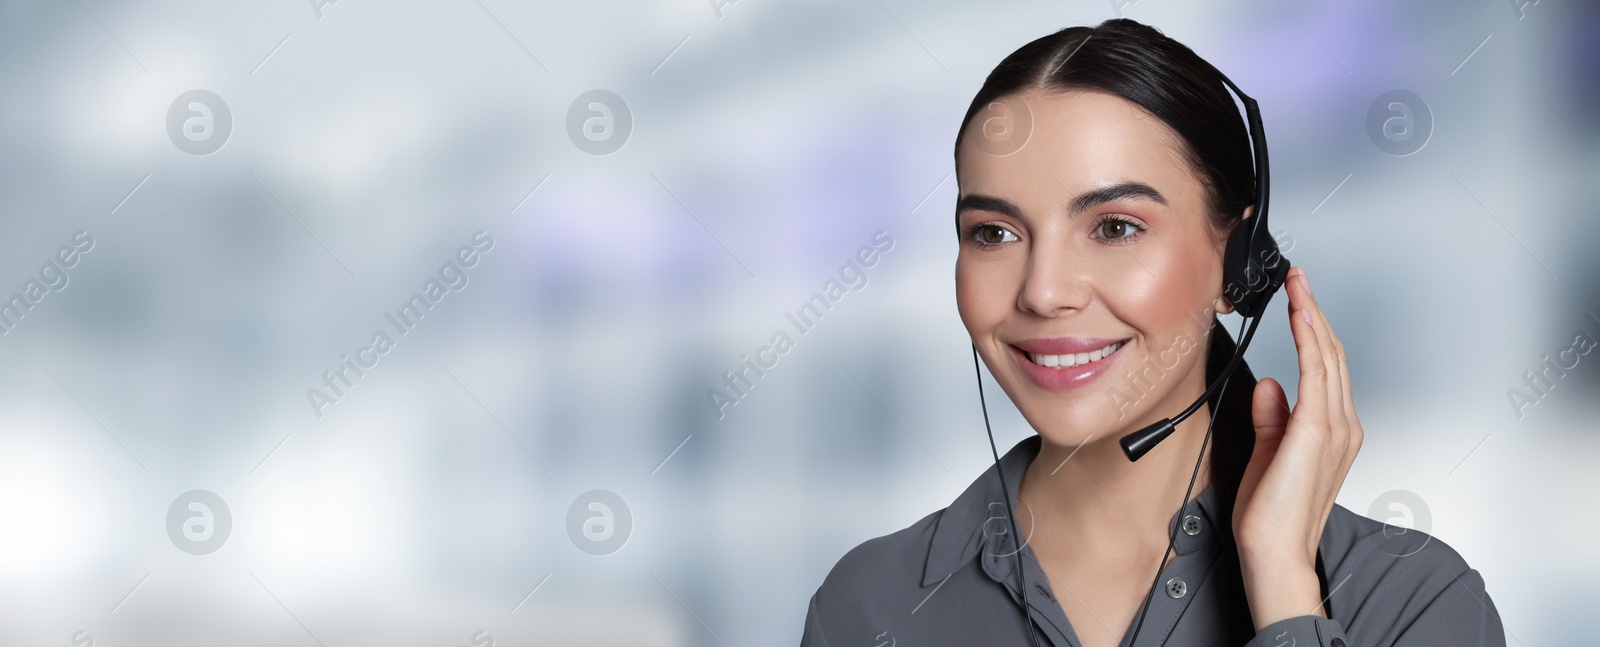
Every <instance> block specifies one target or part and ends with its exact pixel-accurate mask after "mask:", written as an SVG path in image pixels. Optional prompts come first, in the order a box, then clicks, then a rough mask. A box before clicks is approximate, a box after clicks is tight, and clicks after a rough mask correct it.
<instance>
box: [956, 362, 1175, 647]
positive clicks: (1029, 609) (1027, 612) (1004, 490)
mask: <svg viewBox="0 0 1600 647" xmlns="http://www.w3.org/2000/svg"><path fill="white" fill-rule="evenodd" d="M972 370H973V372H975V373H977V374H978V404H979V405H981V406H982V407H983V430H984V431H986V432H988V433H989V451H990V452H991V453H993V454H994V472H995V477H996V478H998V479H1000V494H1001V496H1004V497H1005V500H1006V517H1007V518H1008V519H1010V520H1011V536H1012V537H1015V538H1016V542H1017V550H1016V557H1017V586H1018V587H1020V588H1021V589H1022V620H1023V622H1026V623H1028V636H1029V637H1031V638H1032V639H1033V647H1040V645H1039V633H1038V631H1036V630H1035V629H1034V627H1033V606H1032V604H1031V603H1030V602H1029V601H1028V577H1027V572H1026V571H1024V570H1023V564H1022V527H1021V526H1018V525H1017V508H1016V506H1013V505H1011V488H1010V487H1009V486H1007V485H1006V475H1005V472H1004V471H1002V469H1001V467H1000V449H999V448H998V447H997V446H996V445H995V444H994V429H992V428H991V427H989V402H988V400H987V399H986V398H984V397H983V369H982V368H981V367H980V366H979V364H978V345H977V344H973V345H972ZM1018 488H1019V489H1020V488H1021V484H1020V482H1019V483H1018ZM985 523H987V522H985ZM1163 559H1165V558H1163Z"/></svg>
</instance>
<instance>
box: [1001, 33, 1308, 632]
mask: <svg viewBox="0 0 1600 647" xmlns="http://www.w3.org/2000/svg"><path fill="white" fill-rule="evenodd" d="M1206 65H1207V66H1208V67H1210V68H1211V71H1212V72H1215V73H1216V75H1217V77H1218V78H1220V79H1222V83H1223V84H1224V85H1226V86H1228V89H1230V90H1232V91H1233V93H1234V94H1235V95H1237V96H1238V97H1239V101H1240V102H1241V103H1243V104H1244V112H1245V119H1246V121H1247V123H1248V124H1249V128H1250V144H1251V149H1252V152H1253V157H1254V165H1255V184H1256V187H1255V188H1256V199H1255V205H1254V209H1253V210H1252V212H1251V217H1250V219H1249V226H1248V227H1246V226H1244V225H1245V224H1246V223H1244V222H1240V223H1239V224H1238V225H1235V226H1234V229H1233V231H1232V232H1230V233H1229V234H1228V244H1227V247H1226V248H1225V249H1224V251H1223V256H1222V287H1223V292H1224V295H1225V296H1226V297H1227V299H1228V302H1229V303H1231V304H1232V305H1233V308H1234V310H1235V311H1236V312H1238V313H1239V315H1240V316H1241V317H1243V318H1244V319H1245V320H1246V321H1242V322H1240V326H1239V330H1240V333H1241V335H1242V336H1241V337H1240V338H1239V343H1238V347H1237V349H1235V350H1234V353H1233V357H1232V358H1231V359H1229V360H1228V365H1227V366H1226V367H1225V368H1223V369H1222V374H1221V375H1219V376H1218V380H1217V381H1216V382H1214V383H1212V384H1211V386H1210V387H1209V388H1207V389H1206V391H1205V393H1204V394H1202V395H1201V396H1200V397H1199V398H1197V399H1196V400H1195V401H1194V403H1193V404H1190V405H1189V406H1188V408H1185V409H1184V410H1183V411H1182V412H1180V413H1179V414H1178V415H1177V416H1174V417H1172V418H1163V419H1161V420H1160V421H1158V422H1156V423H1154V424H1151V425H1148V426H1146V427H1144V428H1142V429H1139V430H1138V431H1135V432H1132V433H1130V434H1127V435H1125V436H1123V437H1122V438H1121V439H1119V441H1118V443H1119V444H1120V445H1121V446H1122V453H1123V454H1125V455H1127V457H1128V460H1129V461H1137V460H1139V458H1140V457H1142V456H1144V455H1145V454H1146V453H1148V452H1149V451H1150V450H1151V449H1153V448H1154V447H1155V446H1156V444H1157V443H1160V442H1161V441H1163V440H1166V438H1167V436H1170V435H1172V432H1173V431H1175V430H1176V429H1177V426H1178V423H1181V422H1183V421H1184V420H1187V419H1188V418H1189V417H1190V416H1192V415H1194V413H1195V411H1198V410H1199V408H1200V405H1201V403H1204V402H1206V401H1208V400H1215V402H1214V404H1213V406H1212V407H1211V422H1210V423H1209V424H1207V425H1206V433H1205V437H1204V438H1203V439H1202V440H1201V442H1200V455H1199V457H1197V458H1196V459H1195V464H1194V471H1193V472H1192V473H1191V474H1190V475H1189V489H1187V490H1185V491H1184V494H1183V501H1181V502H1180V503H1179V506H1178V510H1179V511H1180V512H1181V511H1182V510H1183V508H1184V507H1185V506H1186V505H1187V504H1188V502H1189V495H1190V493H1191V492H1193V490H1194V482H1195V478H1196V477H1197V476H1198V475H1199V473H1200V463H1201V462H1202V461H1203V460H1205V455H1206V446H1207V444H1208V443H1209V442H1210V440H1211V431H1212V426H1214V425H1215V423H1216V420H1217V417H1216V416H1217V407H1216V406H1215V404H1216V403H1220V402H1221V400H1220V398H1217V396H1218V395H1219V394H1220V393H1222V391H1223V390H1224V389H1226V388H1227V385H1228V379H1229V378H1230V377H1232V376H1233V372H1234V371H1235V370H1237V369H1238V367H1239V363H1240V362H1241V361H1243V360H1244V351H1245V349H1246V348H1249V347H1250V340H1251V339H1252V338H1253V337H1255V334H1256V326H1258V325H1260V324H1261V315H1262V313H1263V312H1264V311H1265V310H1266V308H1267V302H1269V301H1271V300H1272V295H1273V294H1275V293H1277V291H1278V289H1279V288H1281V287H1283V283H1284V281H1285V280H1286V279H1287V278H1288V275H1289V259H1287V258H1284V256H1283V255H1282V253H1280V252H1279V251H1278V243H1277V241H1275V240H1273V238H1272V234H1271V232H1270V231H1269V230H1268V228H1267V198H1268V195H1269V194H1270V192H1271V186H1270V185H1271V176H1270V174H1269V173H1268V169H1267V139H1266V135H1265V133H1264V132H1263V129H1262V127H1261V109H1260V108H1259V107H1258V106H1257V105H1256V101H1255V99H1252V98H1250V97H1249V96H1248V95H1246V94H1245V93H1244V92H1242V91H1240V90H1239V86H1237V85H1234V83H1233V81H1231V80H1229V79H1228V77H1227V75H1224V74H1223V73H1222V71H1221V70H1218V69H1217V68H1216V67H1215V66H1212V65H1211V64H1210V63H1206ZM1246 323H1248V327H1247V326H1246V325H1245V324H1246ZM1220 334H1226V331H1223V332H1222V333H1220ZM972 365H973V369H974V370H975V371H977V374H978V400H979V402H980V404H981V405H982V408H983V428H984V430H985V431H986V432H988V434H989V451H990V452H991V453H993V454H994V469H995V477H996V478H997V479H999V480H1000V492H1001V494H1002V495H1003V496H1004V498H1005V502H1006V514H1007V515H1009V516H1010V519H1011V524H1010V525H1011V527H1010V528H1009V531H1010V532H1011V533H1012V536H1014V537H1017V538H1018V540H1017V542H1018V545H1017V547H1016V552H1015V554H1016V558H1017V577H1018V579H1019V585H1020V588H1021V589H1022V617H1023V620H1024V621H1025V622H1026V623H1027V625H1028V636H1029V637H1031V638H1032V639H1033V644H1034V646H1035V647H1038V645H1039V634H1038V632H1037V631H1036V630H1035V629H1034V623H1033V616H1032V611H1031V608H1032V606H1031V604H1030V602H1029V600H1028V582H1027V576H1026V573H1025V572H1024V570H1023V561H1022V549H1023V547H1024V546H1025V544H1026V542H1024V541H1023V540H1022V539H1021V537H1022V531H1021V528H1020V527H1019V525H1018V524H1017V512H1016V507H1015V505H1013V504H1012V501H1011V490H1010V488H1008V487H1007V486H1006V478H1005V474H1004V473H1003V472H1002V471H1001V467H1000V450H999V448H998V447H997V446H996V445H995V442H994V430H993V429H992V428H991V427H990V426H989V404H988V402H987V400H985V399H984V396H983V370H982V368H981V367H980V363H979V361H978V346H977V345H976V344H974V345H973V346H972ZM1174 514H1176V513H1174ZM1225 523H1226V522H1225ZM1176 541H1177V527H1176V526H1173V528H1172V529H1171V530H1170V531H1169V534H1168V535H1167V550H1166V552H1165V553H1163V554H1162V556H1161V562H1160V563H1159V564H1158V565H1157V566H1156V576H1155V581H1154V582H1152V583H1151V584H1150V590H1149V591H1148V592H1147V593H1145V596H1144V602H1143V603H1142V604H1140V606H1139V614H1138V618H1139V619H1138V622H1137V623H1135V624H1134V628H1133V635H1132V636H1131V637H1130V639H1129V641H1128V646H1127V647H1132V646H1133V645H1134V644H1136V643H1137V641H1138V640H1139V630H1140V629H1141V628H1142V627H1143V626H1144V618H1145V613H1146V612H1147V611H1148V610H1149V607H1150V600H1151V598H1152V597H1153V596H1154V595H1155V592H1156V589H1157V588H1158V587H1159V586H1160V583H1161V571H1162V567H1164V566H1165V565H1166V562H1167V555H1170V554H1171V552H1172V550H1173V545H1174V543H1176Z"/></svg>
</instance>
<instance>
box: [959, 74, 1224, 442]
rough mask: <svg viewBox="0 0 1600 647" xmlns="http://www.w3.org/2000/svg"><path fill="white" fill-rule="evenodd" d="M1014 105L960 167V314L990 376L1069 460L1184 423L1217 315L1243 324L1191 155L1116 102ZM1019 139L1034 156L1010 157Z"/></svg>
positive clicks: (972, 144)
mask: <svg viewBox="0 0 1600 647" xmlns="http://www.w3.org/2000/svg"><path fill="white" fill-rule="evenodd" d="M1000 102H1001V103H1003V104H1006V105H1007V106H1008V107H1009V108H1010V109H1011V110H1010V111H1000V112H994V111H988V110H985V111H982V112H980V113H979V114H978V115H977V117H976V118H974V119H973V120H972V122H971V123H970V124H969V125H968V127H967V132H966V133H965V134H964V135H963V140H962V147H961V150H960V151H959V152H958V156H959V161H960V176H959V185H960V199H959V203H958V206H957V224H958V226H959V230H960V232H961V239H960V241H961V242H960V254H959V255H958V256H957V259H956V302H957V305H958V307H959V309H960V312H961V320H962V322H963V323H964V324H965V325H966V327H967V332H968V333H970V334H971V335H972V340H973V342H974V343H975V344H976V345H977V347H978V352H979V354H981V355H982V356H983V359H984V363H985V364H987V365H988V366H989V369H990V371H991V372H992V373H993V374H994V376H995V379H996V380H998V381H999V383H1000V386H1001V387H1002V388H1004V389H1005V392H1006V394H1007V395H1009V396H1010V397H1011V400H1012V401H1013V402H1015V403H1016V404H1017V407H1018V408H1019V409H1020V410H1021V411H1022V415H1023V416H1024V417H1025V418H1027V420H1028V422H1029V423H1030V424H1031V425H1032V426H1033V428H1034V429H1035V430H1037V431H1038V432H1039V433H1040V434H1041V435H1043V436H1044V437H1045V439H1046V440H1048V441H1050V442H1053V443H1056V444H1059V445H1078V444H1081V443H1084V442H1088V441H1091V440H1099V439H1105V438H1108V437H1114V436H1120V434H1119V433H1118V432H1120V431H1131V430H1132V429H1136V428H1138V427H1140V426H1143V425H1145V424H1148V423H1151V422H1154V421H1156V420H1159V419H1161V418H1163V417H1170V416H1173V415H1176V414H1177V413H1178V412H1179V411H1181V410H1182V408H1183V407H1184V406H1187V405H1188V404H1189V403H1190V402H1192V401H1193V400H1194V399H1195V398H1198V397H1199V396H1200V394H1201V392H1202V391H1204V388H1205V364H1204V359H1205V350H1206V348H1207V339H1208V337H1207V336H1206V334H1207V332H1208V329H1209V328H1208V327H1209V325H1210V322H1211V316H1212V313H1213V312H1214V311H1217V310H1219V309H1220V310H1221V311H1222V312H1228V311H1229V310H1228V309H1227V305H1226V302H1225V301H1223V300H1222V299H1221V293H1222V251H1223V244H1224V241H1223V239H1221V238H1220V237H1219V236H1218V235H1217V234H1216V233H1215V232H1214V231H1213V230H1212V229H1211V227H1210V226H1209V224H1208V215H1207V210H1206V205H1205V191H1204V188H1203V186H1202V184H1201V180H1200V176H1199V175H1198V174H1197V173H1196V171H1195V169H1194V168H1192V167H1191V165H1190V164H1189V162H1188V161H1187V160H1186V158H1185V156H1184V154H1183V152H1182V148H1181V140H1180V139H1179V138H1178V136H1177V134H1176V133H1174V132H1173V131H1172V130H1171V129H1169V128H1168V127H1167V126H1166V125H1165V124H1164V123H1162V122H1161V121H1160V120H1159V119H1157V118H1156V117H1155V116H1153V115H1151V114H1150V113H1148V112H1145V111H1144V110H1143V109H1142V108H1140V107H1138V106H1137V105H1135V104H1133V103H1132V102H1129V101H1127V100H1125V99H1122V98H1120V97H1116V96H1113V95H1109V94H1105V93H1100V92H1077V91H1075V92H1069V93H1065V94H1062V93H1055V92H1052V93H1041V92H1036V91H1030V92H1027V93H1024V94H1021V95H1014V96H1011V97H1007V98H1003V99H1001V100H1000ZM1024 102H1025V103H1026V107H1025V110H1026V112H1027V113H1028V114H1031V122H1032V123H1031V126H1029V127H1023V126H1019V124H1022V123H1023V122H1025V121H1027V119H1025V118H1019V117H1018V115H1019V112H1018V111H1021V110H1024V108H1023V106H1022V105H1021V104H1022V103H1024ZM996 116H999V117H1001V119H1000V120H998V121H997V120H990V119H989V118H991V117H996ZM1008 120H1009V122H1010V123H1009V124H1008V123H1006V122H1007V121H1008ZM1006 127H1011V128H1013V129H1014V132H1013V133H1012V134H1013V135H1016V136H1017V137H1019V138H1020V137H1023V136H1025V137H1026V143H1025V144H1022V145H1021V147H1020V148H1017V147H1016V146H1015V145H1014V144H1013V145H1011V146H1009V147H1008V146H1005V145H1003V144H997V143H996V142H995V141H994V136H993V133H995V132H999V131H1002V130H1003V129H1004V128H1006ZM985 128H987V129H988V130H989V131H990V133H991V135H990V139H988V140H984V138H985ZM1011 141H1012V142H1016V141H1018V140H1016V139H1013V140H1011ZM1011 149H1015V150H1014V152H1013V151H1012V150H1011ZM997 153H1006V154H1003V155H1001V154H997Z"/></svg>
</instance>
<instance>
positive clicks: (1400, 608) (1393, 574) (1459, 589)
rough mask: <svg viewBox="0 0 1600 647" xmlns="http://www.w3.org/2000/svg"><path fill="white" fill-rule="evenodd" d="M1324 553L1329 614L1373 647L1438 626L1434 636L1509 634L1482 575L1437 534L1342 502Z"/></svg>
mask: <svg viewBox="0 0 1600 647" xmlns="http://www.w3.org/2000/svg"><path fill="white" fill-rule="evenodd" d="M1319 549H1320V552H1321V554H1322V560H1323V571H1324V574H1325V576H1326V579H1327V586H1328V591H1331V594H1330V595H1329V598H1328V607H1329V608H1328V610H1329V612H1330V613H1331V614H1333V616H1334V617H1336V618H1338V619H1340V620H1341V621H1342V622H1343V623H1345V627H1346V629H1347V630H1348V631H1350V632H1351V636H1352V638H1355V637H1357V636H1358V633H1357V632H1359V635H1361V636H1363V637H1365V638H1370V639H1371V644H1389V641H1392V640H1394V639H1396V638H1398V637H1399V636H1400V635H1401V634H1403V633H1406V632H1407V631H1408V630H1409V631H1412V632H1413V633H1415V632H1416V631H1422V630H1424V628H1425V627H1435V626H1437V627H1438V628H1437V629H1431V630H1430V631H1433V630H1437V631H1444V632H1447V633H1453V632H1457V631H1460V632H1464V633H1463V635H1471V636H1476V637H1479V638H1482V637H1485V636H1490V635H1503V633H1502V632H1503V629H1501V628H1500V621H1499V614H1498V613H1497V612H1496V611H1495V610H1494V603H1493V601H1492V600H1490V598H1489V595H1488V592H1487V591H1486V590H1485V583H1484V580H1483V577H1482V575H1481V574H1480V573H1479V572H1478V571H1477V570H1476V569H1474V568H1472V566H1471V565H1470V564H1468V563H1467V560H1466V559H1465V558H1463V557H1462V556H1461V554H1460V553H1459V552H1457V551H1456V550H1455V549H1454V548H1452V547H1451V546H1450V545H1449V544H1447V543H1445V542H1444V540H1442V539H1440V538H1438V537H1435V536H1433V535H1430V534H1428V533H1427V532H1424V531H1422V530H1416V529H1406V528H1403V527H1400V526H1394V525H1389V524H1386V523H1383V522H1381V521H1377V520H1375V519H1370V518H1368V517H1365V516H1362V515H1360V514H1356V513H1355V512H1352V511H1351V510H1349V509H1348V508H1345V507H1344V506H1341V505H1337V504H1335V505H1334V506H1333V511H1332V512H1331V513H1330V514H1329V515H1328V523H1327V526H1325V528H1324V530H1323V534H1322V542H1321V545H1320V547H1319ZM1440 635H1444V634H1440ZM1386 639H1387V640H1386ZM1502 640H1503V639H1502ZM1463 644H1473V645H1477V644H1504V643H1503V642H1501V643H1479V642H1470V643H1463Z"/></svg>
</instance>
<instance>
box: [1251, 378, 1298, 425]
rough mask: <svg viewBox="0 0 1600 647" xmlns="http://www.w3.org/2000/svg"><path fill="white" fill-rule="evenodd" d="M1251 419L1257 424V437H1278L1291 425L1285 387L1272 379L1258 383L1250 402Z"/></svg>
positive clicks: (1263, 379) (1264, 379)
mask: <svg viewBox="0 0 1600 647" xmlns="http://www.w3.org/2000/svg"><path fill="white" fill-rule="evenodd" d="M1250 418H1251V420H1252V422H1254V423H1255V428H1256V437H1257V438H1260V437H1263V436H1269V435H1271V436H1276V435H1281V434H1282V433H1283V428H1284V427H1285V426H1287V425H1288V424H1289V401H1288V400H1287V399H1286V398H1285V397H1284V395H1283V385H1282V384H1278V381H1277V380H1274V379H1272V378H1270V377H1266V378H1261V380H1259V381H1257V382H1256V390H1255V393H1254V395H1252V396H1251V400H1250Z"/></svg>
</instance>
